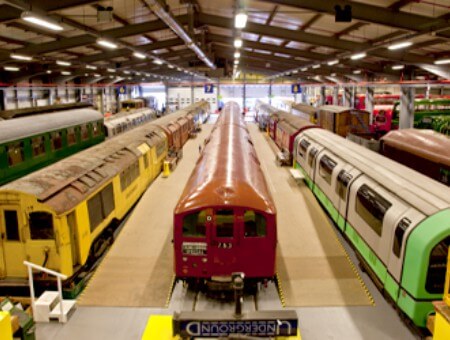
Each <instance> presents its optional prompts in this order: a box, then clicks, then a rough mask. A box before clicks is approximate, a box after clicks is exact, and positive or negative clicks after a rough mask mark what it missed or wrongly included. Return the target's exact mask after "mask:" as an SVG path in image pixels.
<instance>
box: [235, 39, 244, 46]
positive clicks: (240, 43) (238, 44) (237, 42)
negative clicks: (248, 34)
mask: <svg viewBox="0 0 450 340" xmlns="http://www.w3.org/2000/svg"><path fill="white" fill-rule="evenodd" d="M234 47H236V48H241V47H242V39H241V38H236V39H234Z"/></svg>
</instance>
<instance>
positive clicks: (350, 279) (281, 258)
mask: <svg viewBox="0 0 450 340" xmlns="http://www.w3.org/2000/svg"><path fill="white" fill-rule="evenodd" d="M249 130H250V133H251V136H252V139H253V142H254V146H255V148H256V151H257V153H258V157H259V159H260V161H261V165H262V169H263V171H264V173H265V175H266V179H267V181H268V184H269V187H270V190H271V191H272V194H273V196H274V199H275V204H276V207H277V215H278V241H279V243H278V254H277V272H278V276H279V278H280V281H281V289H282V291H283V295H284V299H285V304H286V306H288V307H300V306H345V305H370V304H371V300H370V298H369V296H368V295H367V294H366V292H365V286H364V283H363V282H362V281H360V279H359V277H358V276H357V275H356V274H355V272H356V271H353V269H352V265H351V262H349V260H348V259H347V257H346V254H345V252H344V250H343V248H342V247H341V245H340V243H339V242H338V240H337V236H336V234H335V232H336V231H335V230H334V229H333V228H334V227H333V226H332V225H330V222H329V220H328V218H327V216H326V214H325V212H323V210H322V208H321V206H320V205H319V203H318V202H317V201H316V199H315V198H314V196H313V194H312V193H311V192H310V191H309V189H308V188H307V186H306V185H303V184H301V185H300V186H299V185H297V184H296V183H295V182H294V180H293V179H291V178H290V174H289V172H288V168H285V169H281V168H279V167H277V165H276V164H275V161H274V159H275V156H274V152H273V151H272V150H271V146H270V145H269V143H272V141H271V140H267V137H266V135H265V134H264V133H261V132H260V131H258V128H257V126H256V125H255V124H249ZM268 141H269V143H268Z"/></svg>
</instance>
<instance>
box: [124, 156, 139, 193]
mask: <svg viewBox="0 0 450 340" xmlns="http://www.w3.org/2000/svg"><path fill="white" fill-rule="evenodd" d="M139 175H140V171H139V163H138V162H137V161H136V162H134V163H133V164H131V165H130V166H129V167H128V168H127V169H125V170H124V171H123V172H122V173H121V174H120V187H121V189H122V191H124V190H125V189H126V188H128V187H129V186H130V185H131V184H132V183H133V182H134V180H135V179H136V178H138V177H139Z"/></svg>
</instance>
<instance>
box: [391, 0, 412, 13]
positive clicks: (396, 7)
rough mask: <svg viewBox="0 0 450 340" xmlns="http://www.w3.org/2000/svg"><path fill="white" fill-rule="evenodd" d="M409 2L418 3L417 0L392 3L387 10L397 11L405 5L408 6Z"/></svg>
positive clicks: (402, 0)
mask: <svg viewBox="0 0 450 340" xmlns="http://www.w3.org/2000/svg"><path fill="white" fill-rule="evenodd" d="M411 2H419V1H417V0H398V1H396V2H394V3H393V4H392V5H390V6H389V7H388V8H389V9H392V10H393V11H398V10H399V9H400V8H402V7H405V6H406V5H409V4H410V3H411Z"/></svg>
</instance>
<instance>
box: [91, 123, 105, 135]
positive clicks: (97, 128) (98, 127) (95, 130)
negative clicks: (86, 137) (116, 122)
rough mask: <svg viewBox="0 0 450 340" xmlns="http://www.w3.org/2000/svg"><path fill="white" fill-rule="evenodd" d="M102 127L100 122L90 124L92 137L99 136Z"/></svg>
mask: <svg viewBox="0 0 450 340" xmlns="http://www.w3.org/2000/svg"><path fill="white" fill-rule="evenodd" d="M102 128H103V126H102V123H101V122H97V123H94V124H92V135H93V136H94V137H97V136H100V135H101V133H102Z"/></svg>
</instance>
